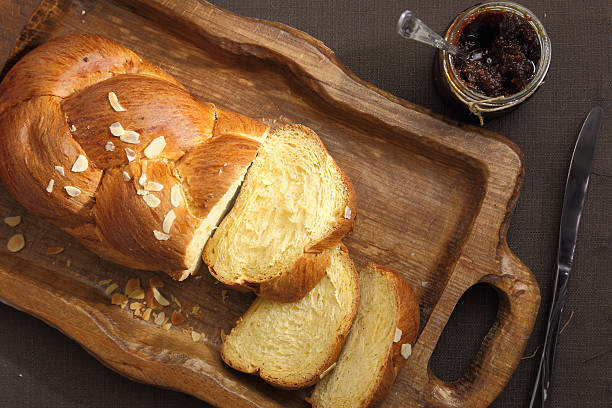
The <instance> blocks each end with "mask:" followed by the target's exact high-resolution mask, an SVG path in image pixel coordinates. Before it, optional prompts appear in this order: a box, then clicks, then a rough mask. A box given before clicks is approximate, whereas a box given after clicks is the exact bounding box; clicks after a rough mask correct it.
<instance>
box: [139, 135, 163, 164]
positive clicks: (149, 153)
mask: <svg viewBox="0 0 612 408" xmlns="http://www.w3.org/2000/svg"><path fill="white" fill-rule="evenodd" d="M165 147H166V139H164V137H163V136H160V137H156V138H155V139H153V140H151V143H149V145H148V146H147V148H146V149H145V150H144V155H145V156H146V157H147V159H154V158H156V157H157V156H159V154H160V153H161V152H162V151H163V150H164V148H165Z"/></svg>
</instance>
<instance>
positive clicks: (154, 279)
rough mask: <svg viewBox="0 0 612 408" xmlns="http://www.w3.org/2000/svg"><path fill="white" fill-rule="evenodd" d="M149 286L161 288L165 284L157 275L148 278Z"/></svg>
mask: <svg viewBox="0 0 612 408" xmlns="http://www.w3.org/2000/svg"><path fill="white" fill-rule="evenodd" d="M149 286H150V287H152V288H163V287H164V286H166V285H165V284H164V282H163V281H162V280H161V279H159V276H154V277H152V278H151V279H149Z"/></svg>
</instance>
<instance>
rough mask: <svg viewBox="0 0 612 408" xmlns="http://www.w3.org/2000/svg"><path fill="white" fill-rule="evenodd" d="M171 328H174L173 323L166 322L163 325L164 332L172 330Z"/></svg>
mask: <svg viewBox="0 0 612 408" xmlns="http://www.w3.org/2000/svg"><path fill="white" fill-rule="evenodd" d="M171 327H172V323H170V322H166V323H164V324H163V325H162V329H164V330H170V328H171Z"/></svg>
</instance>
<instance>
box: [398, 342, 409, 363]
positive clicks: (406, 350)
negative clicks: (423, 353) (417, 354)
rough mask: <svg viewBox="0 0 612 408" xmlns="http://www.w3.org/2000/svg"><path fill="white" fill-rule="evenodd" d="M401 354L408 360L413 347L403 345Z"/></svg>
mask: <svg viewBox="0 0 612 408" xmlns="http://www.w3.org/2000/svg"><path fill="white" fill-rule="evenodd" d="M400 353H401V355H402V357H404V359H406V360H407V359H408V357H410V355H411V354H412V345H410V343H406V344H402V350H401V352H400Z"/></svg>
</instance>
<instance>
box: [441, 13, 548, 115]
mask: <svg viewBox="0 0 612 408" xmlns="http://www.w3.org/2000/svg"><path fill="white" fill-rule="evenodd" d="M484 10H487V11H489V10H491V11H506V12H510V13H514V14H517V15H520V16H521V17H523V18H525V20H526V21H527V22H528V23H529V24H530V25H531V26H532V27H533V29H534V30H535V32H536V35H537V37H538V40H539V42H540V50H541V52H540V60H539V61H538V65H537V69H536V73H535V75H534V77H533V78H532V79H531V80H530V81H529V83H528V84H527V85H526V86H525V88H523V89H522V90H521V91H519V92H517V93H514V94H511V95H504V96H500V97H495V98H493V97H490V96H487V95H484V94H481V93H479V92H476V91H474V90H472V89H471V88H470V87H468V86H467V84H466V83H465V82H464V81H463V80H462V79H461V78H460V76H459V74H458V73H457V71H456V69H455V67H454V64H453V63H452V61H451V54H449V53H448V52H446V51H441V52H440V55H441V57H442V62H443V64H442V70H443V75H444V76H445V77H446V78H447V80H448V82H449V84H450V88H451V91H452V92H453V93H455V95H456V96H457V98H459V100H460V101H462V102H463V103H464V104H466V105H469V104H474V103H478V108H479V110H480V111H482V112H491V111H497V110H501V109H506V108H509V107H511V106H515V105H518V104H519V103H521V102H523V101H524V100H526V99H527V98H529V97H530V96H531V95H532V94H533V93H535V91H536V90H537V89H538V88H539V87H540V85H542V83H543V82H544V79H545V77H546V74H547V73H548V68H549V67H550V56H551V45H550V37H548V34H547V33H546V30H545V29H544V26H543V24H542V23H541V21H540V20H539V19H538V18H537V16H536V15H535V14H534V13H533V12H532V11H531V10H529V9H527V8H526V7H524V6H521V5H520V4H518V3H514V2H511V1H492V2H487V3H481V4H477V5H475V6H473V7H470V8H468V9H466V10H465V11H463V12H462V13H460V14H459V15H458V16H457V17H456V18H455V19H454V20H453V22H452V23H451V25H450V27H449V28H448V30H447V31H446V34H445V36H444V38H445V39H446V40H447V41H451V42H452V40H453V39H454V38H455V37H456V35H457V34H458V30H459V28H461V27H462V23H464V22H465V21H466V20H469V19H470V18H472V17H473V16H475V15H477V14H480V13H482V12H483V11H484Z"/></svg>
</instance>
